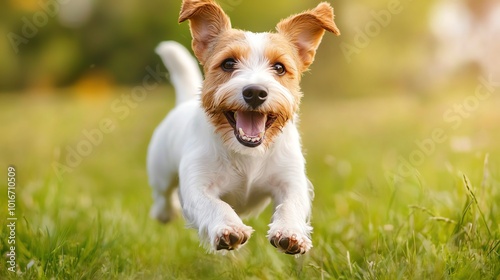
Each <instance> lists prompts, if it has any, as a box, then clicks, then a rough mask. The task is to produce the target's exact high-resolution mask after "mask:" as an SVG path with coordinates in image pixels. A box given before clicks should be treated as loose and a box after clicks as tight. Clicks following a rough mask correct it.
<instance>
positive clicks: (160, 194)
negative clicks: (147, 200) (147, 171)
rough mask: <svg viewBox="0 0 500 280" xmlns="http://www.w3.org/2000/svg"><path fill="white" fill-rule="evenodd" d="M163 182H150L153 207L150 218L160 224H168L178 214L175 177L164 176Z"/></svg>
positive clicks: (176, 180) (178, 206) (178, 204)
mask: <svg viewBox="0 0 500 280" xmlns="http://www.w3.org/2000/svg"><path fill="white" fill-rule="evenodd" d="M166 177H169V178H164V180H156V181H155V180H151V182H150V184H151V186H152V188H153V200H154V202H153V206H151V210H150V216H151V217H152V218H154V219H157V220H158V221H160V222H162V223H168V222H170V221H171V220H172V219H174V218H175V217H177V216H178V215H179V213H180V203H179V195H178V189H179V188H178V186H179V182H178V181H179V180H178V179H177V178H176V177H177V176H166Z"/></svg>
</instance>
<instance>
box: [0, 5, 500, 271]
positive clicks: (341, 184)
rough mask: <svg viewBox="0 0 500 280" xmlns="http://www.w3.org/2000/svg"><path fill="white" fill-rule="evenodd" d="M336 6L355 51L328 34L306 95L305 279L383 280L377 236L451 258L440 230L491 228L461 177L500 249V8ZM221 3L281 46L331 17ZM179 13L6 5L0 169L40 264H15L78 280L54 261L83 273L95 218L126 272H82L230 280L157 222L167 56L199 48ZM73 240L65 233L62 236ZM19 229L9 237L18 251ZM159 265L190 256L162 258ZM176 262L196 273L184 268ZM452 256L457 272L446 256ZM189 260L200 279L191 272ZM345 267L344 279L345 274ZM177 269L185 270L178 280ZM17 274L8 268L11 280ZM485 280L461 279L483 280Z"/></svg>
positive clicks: (259, 240)
mask: <svg viewBox="0 0 500 280" xmlns="http://www.w3.org/2000/svg"><path fill="white" fill-rule="evenodd" d="M327 1H328V2H330V3H331V4H332V6H333V7H334V8H335V14H336V18H335V21H336V24H337V26H338V27H339V29H340V31H341V33H342V34H341V36H339V37H336V36H333V35H331V34H325V36H324V38H323V42H322V44H321V45H320V47H319V50H318V52H317V56H316V60H315V62H314V64H313V65H312V66H311V70H310V71H309V72H307V73H305V74H304V77H303V79H302V90H303V92H304V98H303V102H302V106H301V123H300V126H301V127H300V131H301V132H302V135H303V144H304V150H305V156H306V160H307V162H308V163H307V169H308V176H309V178H310V179H311V181H312V183H313V184H314V185H315V192H316V198H315V201H314V206H313V207H314V208H313V217H314V219H313V225H314V227H315V235H314V236H315V237H314V238H315V248H317V251H316V252H317V253H315V254H316V255H315V257H313V258H315V263H316V265H315V266H312V265H311V266H307V265H306V266H305V267H306V268H305V269H309V270H311V269H312V268H314V267H318V268H319V267H321V268H322V269H323V268H324V269H326V270H327V271H328V272H329V273H331V275H334V276H336V277H334V278H356V277H352V276H351V277H341V276H339V274H338V273H341V272H342V271H347V272H348V271H349V270H351V273H352V266H351V259H349V256H350V257H352V260H353V261H354V262H356V263H357V264H360V265H361V266H362V267H367V266H368V268H366V269H368V270H369V269H371V268H373V267H375V268H377V267H380V268H381V269H382V270H384V266H383V265H381V266H377V265H375V266H373V267H372V262H371V261H370V262H369V261H368V260H370V259H371V257H370V258H367V259H366V260H365V255H366V254H370V250H367V249H366V248H368V247H369V246H371V245H370V244H373V246H376V247H377V248H372V249H373V252H375V253H374V254H375V255H376V254H377V253H376V252H379V248H378V244H379V243H385V240H384V241H383V242H379V241H380V240H378V239H377V238H379V237H380V233H382V236H384V234H388V236H390V237H388V238H387V240H396V239H397V240H403V241H404V240H414V239H415V235H414V233H415V232H420V233H423V234H424V236H425V238H428V240H432V242H433V243H434V245H435V247H434V248H442V247H443V246H442V244H444V243H440V242H441V241H443V240H444V241H443V242H448V241H447V240H449V239H448V237H450V236H453V235H455V234H456V233H457V231H454V230H453V227H450V226H442V224H437V223H436V222H432V221H431V222H429V221H430V220H429V219H428V216H427V215H428V214H429V213H431V212H434V213H437V214H438V215H440V216H443V217H446V218H447V219H448V218H449V219H456V220H457V221H461V222H464V223H465V222H467V223H468V222H469V220H470V221H471V222H472V223H474V224H475V225H476V224H477V221H478V218H477V217H478V216H477V214H475V216H474V217H473V218H471V219H464V218H463V217H464V216H465V214H464V213H462V211H461V209H465V210H464V211H465V212H467V209H469V206H470V204H466V205H467V206H466V207H464V208H462V205H464V203H465V202H466V201H470V200H469V199H468V194H469V192H470V190H469V192H468V191H467V190H466V188H465V187H464V182H463V181H464V179H463V176H464V174H467V176H468V177H469V178H470V182H471V185H472V186H473V188H476V189H477V190H478V192H477V193H476V196H477V198H478V200H479V201H480V204H481V203H482V204H483V205H481V207H483V211H484V212H485V213H486V216H487V217H486V219H487V220H488V221H489V222H488V223H490V224H491V228H492V231H496V232H498V219H495V217H498V213H499V208H498V201H499V200H498V198H499V196H500V192H499V190H500V188H498V186H499V185H500V180H499V179H498V178H500V168H499V166H500V161H499V159H500V146H499V145H498V143H499V141H500V126H499V125H498V123H499V121H500V110H498V108H500V97H499V94H498V93H499V92H500V51H499V50H500V0H427V1H425V0H424V1H414V0H358V1H352V0H327ZM217 2H218V3H219V4H220V5H221V6H222V7H223V8H224V10H225V11H226V13H227V14H228V15H229V16H230V17H231V20H232V23H233V26H234V27H236V28H240V29H246V30H251V31H255V32H262V31H272V30H274V28H275V25H276V23H277V22H278V21H279V20H280V19H282V18H285V17H288V16H289V15H290V14H294V13H298V12H301V11H303V10H306V9H310V8H313V7H315V6H316V5H317V4H318V2H320V0H300V1H299V0H275V1H269V0H251V1H250V0H218V1H217ZM180 6H181V0H149V1H140V0H120V1H119V0H99V1H98V0H22V1H20V0H2V1H1V2H0V36H1V39H0V124H1V125H2V133H1V134H2V137H0V165H1V166H3V167H6V166H8V165H10V164H13V165H15V166H16V168H17V172H18V173H17V174H18V176H19V178H18V182H19V185H18V186H19V187H18V189H17V191H18V198H17V206H16V207H17V208H16V211H19V212H16V213H18V216H19V217H24V218H25V219H24V220H25V221H26V224H29V225H30V227H26V226H23V227H19V228H18V240H20V241H23V244H24V246H25V247H26V248H27V249H26V250H24V251H21V249H19V252H18V253H19V260H20V262H19V263H20V264H21V265H22V269H21V270H23V269H24V267H26V266H27V265H28V264H31V263H32V260H35V261H38V260H42V262H41V263H42V264H43V263H49V262H50V261H52V262H53V264H52V265H49V266H47V265H45V267H49V268H50V269H54V270H55V272H54V273H51V272H48V271H47V270H46V271H45V273H46V275H49V276H47V277H48V278H50V277H52V276H50V275H53V276H55V275H57V276H55V277H56V278H57V277H63V278H64V276H61V275H65V274H59V272H58V269H61V270H64V269H67V267H69V266H64V265H61V263H60V262H61V260H62V258H59V255H58V254H64V253H66V254H67V251H68V250H69V251H71V250H73V249H74V250H73V251H71V252H76V253H74V255H75V256H80V255H81V254H80V252H81V251H80V249H79V248H80V247H78V246H79V245H78V244H79V242H84V241H82V240H85V238H86V237H87V236H90V237H92V236H93V235H92V234H93V233H94V231H95V227H94V226H93V225H95V219H96V217H101V218H102V219H101V220H100V222H99V221H97V223H98V224H102V228H103V229H104V232H105V234H103V236H102V237H99V238H100V239H99V238H98V239H97V240H98V241H99V242H101V241H102V240H104V241H102V243H103V244H107V243H106V242H107V241H106V240H108V239H109V240H112V241H113V242H114V243H113V244H116V245H111V247H112V252H113V253H111V254H110V255H111V256H113V257H114V256H116V257H117V258H120V260H121V261H120V262H115V261H114V260H115V259H114V258H109V260H110V261H109V262H108V261H107V260H103V259H106V258H107V257H106V256H107V255H106V252H108V251H109V250H108V247H106V246H104V245H103V246H102V247H103V249H102V250H101V251H96V252H97V253H96V254H95V256H93V257H92V258H93V259H96V260H97V261H96V262H95V263H94V264H95V265H87V263H88V260H86V259H85V260H83V261H81V262H80V266H81V267H80V268H79V269H81V270H82V271H86V270H87V269H90V270H92V271H94V270H98V271H101V270H103V269H104V267H114V268H116V267H118V268H116V271H128V270H137V271H139V272H140V273H142V272H141V271H143V270H144V269H152V270H149V271H150V272H151V274H152V275H154V272H155V269H159V270H167V271H169V270H170V269H171V268H172V271H177V270H178V269H177V268H176V265H177V264H179V263H182V262H183V261H185V263H183V264H182V265H181V266H180V267H183V266H184V267H185V268H186V269H185V270H186V271H188V272H189V271H192V270H193V268H196V267H204V268H206V271H212V270H214V267H218V268H215V270H218V269H219V270H220V269H221V267H222V268H223V267H224V266H217V265H212V264H213V263H212V262H211V261H210V258H208V257H207V256H204V255H203V254H204V252H203V250H200V249H199V248H198V247H197V246H198V241H197V237H196V233H195V231H186V230H185V229H184V224H183V222H182V221H179V222H176V223H175V224H174V229H176V230H171V229H172V227H160V226H159V225H158V224H157V223H156V222H155V221H153V220H151V219H146V218H145V217H147V216H148V211H149V207H150V205H151V192H150V189H149V188H148V183H147V175H146V167H145V165H146V164H145V161H146V151H147V146H148V143H149V140H150V137H151V134H152V132H153V131H154V129H155V127H156V126H157V124H158V123H159V122H160V121H161V120H162V118H163V117H164V116H165V114H166V113H167V112H168V110H169V109H170V108H172V107H173V106H174V93H173V89H172V86H171V85H170V83H169V81H168V78H167V76H168V75H167V73H166V70H165V67H164V66H163V64H162V63H161V60H160V58H159V57H158V56H157V55H156V54H155V53H154V49H155V47H156V46H157V45H158V43H159V42H161V41H164V40H175V41H179V42H180V43H182V44H183V45H185V46H186V47H189V46H190V42H191V36H190V33H189V28H188V24H187V23H183V24H178V23H177V19H178V14H179V10H180ZM4 174H5V173H4ZM2 197H6V196H2ZM2 199H3V198H2ZM474 200H475V201H476V203H478V202H477V200H476V197H474ZM2 205H4V204H2ZM415 205H417V206H415ZM2 209H3V210H0V217H4V216H5V217H6V216H7V212H6V210H7V209H5V208H2ZM416 209H417V210H416ZM418 209H424V210H425V209H431V211H429V210H426V211H420V212H419V211H418ZM485 209H486V210H485ZM481 214H482V213H481ZM262 216H264V217H262ZM262 216H261V218H259V219H254V220H251V221H250V223H251V224H250V225H252V226H253V227H254V228H255V229H256V233H259V234H256V235H255V237H252V242H253V243H252V242H249V243H252V244H254V245H251V244H249V245H247V246H253V247H250V248H253V249H249V251H250V252H256V253H257V254H259V253H262V255H261V256H262V258H260V257H257V258H254V260H262V263H263V264H265V265H268V264H271V263H272V264H273V265H275V264H276V260H275V259H273V261H269V260H268V258H275V256H276V254H274V253H271V252H274V251H273V250H274V248H272V246H269V244H268V241H267V240H266V239H265V236H264V235H265V234H264V232H265V231H266V230H267V223H268V220H269V219H270V217H271V212H270V209H268V210H267V212H266V213H264V214H263V215H262ZM266 216H267V218H266ZM435 218H436V219H437V218H439V217H435ZM484 219H485V218H484V217H483V220H484ZM19 220H21V218H20V219H19ZM98 220H99V219H98ZM442 220H443V219H442ZM444 220H446V219H444ZM450 224H451V223H450ZM65 227H68V228H70V230H69V231H68V232H69V233H68V232H65V231H64V230H61V229H64V228H65ZM475 228H479V229H480V227H476V226H474V229H475ZM6 229H7V228H6V227H3V230H0V235H2V234H3V235H2V236H7V235H5V234H7V233H6V231H5V230H6ZM31 229H33V230H31ZM39 229H40V230H39ZM41 229H43V230H41ZM392 229H394V231H392ZM400 229H408V231H407V232H408V233H409V235H408V236H403V237H401V235H397V234H400V233H401V232H405V230H400ZM456 229H459V226H457V227H456ZM58 230H61V232H62V233H63V235H64V236H63V238H62V239H61V240H62V241H61V242H62V243H64V244H67V245H66V247H63V246H61V247H59V245H57V242H55V241H54V242H52V241H50V240H51V238H53V237H54V236H55V238H56V239H57V238H58V235H57V234H54V232H56V233H57V231H58ZM41 232H46V234H42V233H41ZM396 232H397V234H396V235H391V234H392V233H396ZM483 233H484V231H483ZM165 235H168V238H165ZM479 235H480V234H478V236H479ZM463 236H473V234H469V233H467V234H464V235H463ZM484 236H487V238H478V239H480V240H486V241H484V242H486V243H487V242H488V240H490V239H492V237H491V234H489V230H488V233H485V234H483V237H484ZM419 238H422V237H421V236H420V237H419ZM101 239H102V240H101ZM186 239H189V240H187V241H186ZM417 239H418V238H417ZM0 240H1V241H0V242H3V241H4V240H7V237H5V238H3V237H2V238H0ZM58 240H59V239H58ZM65 240H69V242H66V241H65ZM377 240H378V241H377ZM422 240H423V239H422ZM426 240H427V239H426ZM49 241H50V242H49ZM398 242H399V241H398ZM418 242H420V241H418ZM418 242H417V243H418ZM421 242H422V243H424V241H421ZM425 242H427V241H425ZM84 243H85V242H84ZM448 243H451V242H448ZM40 244H48V245H47V246H46V247H41V246H40ZM51 244H56V245H54V246H55V247H54V248H55V249H54V248H52V247H50V246H53V245H51ZM159 244H160V245H159ZM188 244H189V245H188ZM316 244H318V245H316ZM395 244H396V245H394V248H391V247H388V250H387V255H388V259H390V260H393V259H397V258H394V257H393V252H396V251H397V250H399V249H401V248H408V244H403V243H395ZM425 244H427V243H425ZM491 244H493V243H491ZM495 244H498V243H495ZM0 245H1V246H0V251H2V250H3V249H4V248H7V247H2V246H6V243H5V242H4V243H2V244H0ZM327 245H329V246H330V247H329V246H327ZM189 246H191V249H192V250H191V249H189ZM474 246H475V247H474ZM474 246H472V247H471V248H481V250H485V251H487V252H486V253H484V254H483V255H485V256H487V257H488V258H492V259H493V258H496V259H495V260H493V261H492V262H491V263H492V264H498V254H497V255H495V254H491V252H492V251H493V249H491V250H490V249H488V248H490V247H489V245H484V244H480V245H477V246H476V245H474ZM424 247H425V248H428V246H427V245H425V246H424ZM57 248H62V249H60V250H61V252H59V251H58V250H59V249H57ZM158 248H167V249H168V250H172V251H177V252H178V254H163V253H162V252H163V250H157V249H158ZM186 248H188V249H186ZM329 248H333V249H331V250H330V249H329ZM497 248H498V247H497ZM261 249H264V250H267V251H261ZM426 250H427V249H426ZM346 251H347V258H348V259H347V260H345V256H346ZM488 251H489V252H488ZM2 252H5V250H3V251H2ZM138 252H139V253H138ZM349 252H351V255H349ZM367 252H368V253H367ZM419 252H420V251H419ZM70 254H71V253H70ZM190 254H191V255H193V256H194V257H192V256H191V255H190ZM178 255H182V256H185V257H186V256H187V257H186V258H184V259H183V258H180V259H179V260H177V256H178ZM46 256H53V259H52V260H47V257H46ZM137 256H139V257H137ZM200 256H204V257H200ZM313 256H314V255H313ZM324 256H327V257H324ZM443 256H445V257H444V259H447V260H448V259H450V260H451V259H454V258H453V257H448V253H446V252H445V253H443ZM477 256H478V255H477V254H476V251H474V253H473V254H471V255H470V256H469V255H467V256H465V257H464V258H463V260H460V259H457V263H460V264H462V263H463V264H469V263H471V260H475V261H476V262H477V263H479V265H478V267H484V262H482V261H481V259H478V258H477ZM324 258H326V259H324ZM138 259H139V260H138ZM207 259H208V260H207ZM400 259H401V262H400V263H398V264H397V265H394V266H393V267H394V268H400V267H410V271H412V270H413V269H414V267H416V266H418V265H420V264H421V263H422V262H419V261H418V260H419V259H417V261H415V263H411V262H410V263H409V262H408V261H407V255H406V253H403V256H401V258H400ZM192 260H198V262H195V263H194V265H193V263H192ZM290 260H291V259H290ZM339 260H340V265H341V266H340V268H338V267H339ZM342 260H344V263H345V264H348V266H347V265H345V266H342V263H343V262H342ZM422 260H425V262H427V263H428V267H423V268H421V271H424V272H425V271H430V270H433V269H434V268H436V267H437V268H439V267H441V268H443V267H444V266H439V265H438V264H436V263H435V260H436V258H429V257H423V258H422ZM169 262H170V263H171V266H170V267H169V266H165V264H167V263H169ZM425 262H424V263H425ZM3 263H5V262H3ZM75 263H78V262H75ZM102 263H105V264H107V265H102ZM38 264H39V262H37V265H35V266H38V267H42V266H43V265H41V266H39V265H38ZM172 264H173V266H172ZM282 267H285V268H287V267H288V266H282ZM101 268H103V269H101ZM427 268H429V269H427ZM50 269H49V270H50ZM27 270H29V268H27ZM181 270H182V269H181ZM255 270H256V271H261V270H262V267H261V266H256V268H255ZM285 270H286V269H285ZM463 270H464V271H465V272H474V271H476V270H479V269H475V267H473V268H471V267H469V266H463ZM4 271H6V270H5V269H0V278H2V274H1V273H3V272H4ZM31 271H32V272H31V273H33V275H38V276H39V277H40V275H42V274H40V273H38V272H37V271H38V270H33V269H32V270H31ZM436 271H437V272H436V274H435V276H434V275H433V276H429V275H426V274H422V275H423V276H422V277H418V276H417V277H415V278H417V279H418V278H422V279H432V278H440V277H442V276H443V275H448V273H450V271H455V269H454V268H450V267H446V269H445V270H443V271H444V272H442V273H441V272H440V271H439V269H438V270H436ZM497 271H498V270H497ZM139 272H138V273H139ZM236 272H237V273H239V270H237V271H236ZM37 273H38V274H37ZM72 273H73V271H71V270H70V271H69V272H68V274H67V275H73V274H72ZM410 273H411V272H410ZM81 275H85V274H81ZM130 275H134V273H131V274H130ZM137 275H142V274H137ZM145 275H148V274H145ZM200 275H206V274H200ZM214 275H217V276H214V277H213V278H215V277H220V275H224V274H223V273H220V274H214ZM235 275H236V274H235ZM237 275H239V274H237ZM276 275H278V276H279V277H278V278H277V279H280V277H287V275H288V274H286V273H280V271H279V270H278V271H277V274H276ZM283 275H285V276H283ZM380 275H386V274H385V271H384V272H383V274H380ZM389 275H390V274H389ZM396 275H397V276H396ZM401 275H404V274H394V277H392V278H396V277H399V278H401ZM438 275H439V276H438ZM496 275H497V274H496ZM321 276H323V274H321ZM475 276H476V277H462V278H474V279H476V278H485V277H484V276H478V275H475ZM497 276H498V275H497ZM68 277H69V278H71V277H74V276H68ZM68 277H66V278H68ZM82 277H83V278H94V277H85V276H82ZM403 277H404V276H403ZM451 277H453V276H451ZM495 277H496V276H492V277H486V278H491V279H493V278H495ZM35 278H36V277H35ZM103 278H104V279H109V278H110V277H103ZM111 278H113V277H111ZM116 278H120V279H123V277H116ZM125 278H126V277H125ZM136 278H137V277H136ZM138 278H148V277H144V275H143V276H142V277H141V276H139V277H138ZM149 278H151V279H153V278H154V277H149ZM179 278H186V279H196V278H199V277H197V276H193V275H191V277H179ZM256 278H259V279H265V277H256ZM305 278H308V277H307V276H306V277H305ZM309 278H312V279H313V278H319V276H317V277H309ZM358 278H373V275H372V274H370V275H369V276H366V275H365V277H358ZM388 278H391V276H388ZM409 278H413V277H409ZM458 278H460V277H458ZM95 279H98V278H95ZM268 279H274V278H273V277H268Z"/></svg>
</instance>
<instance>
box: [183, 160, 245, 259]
mask: <svg viewBox="0 0 500 280" xmlns="http://www.w3.org/2000/svg"><path fill="white" fill-rule="evenodd" d="M195 169H196V170H194V169H193V166H190V167H189V168H186V170H185V172H183V173H182V174H181V182H180V184H181V185H180V194H181V205H182V211H183V214H184V217H185V219H186V221H187V223H188V225H189V226H190V227H193V228H196V229H198V233H199V236H200V239H201V240H202V241H205V242H206V243H209V244H210V248H211V250H234V249H238V248H239V247H240V246H242V245H243V244H245V243H246V242H247V240H248V239H249V238H250V235H251V234H252V231H253V229H252V228H251V227H249V226H246V225H245V224H243V222H242V220H241V219H240V217H239V216H238V215H237V214H236V212H235V211H234V210H233V208H231V206H230V205H229V204H227V203H226V202H224V201H222V200H221V199H220V197H219V196H220V185H218V184H221V182H222V181H224V179H223V178H222V179H221V177H222V176H223V174H216V173H214V172H205V171H206V170H205V171H201V172H200V169H197V168H195ZM202 174H203V175H202ZM182 175H186V176H182Z"/></svg>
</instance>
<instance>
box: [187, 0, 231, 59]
mask: <svg viewBox="0 0 500 280" xmlns="http://www.w3.org/2000/svg"><path fill="white" fill-rule="evenodd" d="M186 20H189V26H190V29H191V35H192V37H193V43H192V45H193V51H194V53H195V55H196V57H198V60H199V61H200V63H201V64H204V62H205V61H206V55H207V52H206V51H207V49H208V48H209V46H210V44H211V43H213V42H214V40H215V39H216V38H217V36H218V35H219V34H221V33H222V32H223V31H225V30H228V29H230V28H231V22H230V20H229V17H228V16H227V15H226V14H225V13H224V11H223V10H222V8H221V7H220V6H219V5H217V3H215V2H214V1H212V0H184V1H183V2H182V8H181V13H180V16H179V23H181V22H184V21H186Z"/></svg>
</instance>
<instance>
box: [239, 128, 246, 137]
mask: <svg viewBox="0 0 500 280" xmlns="http://www.w3.org/2000/svg"><path fill="white" fill-rule="evenodd" d="M238 131H239V132H240V135H241V136H245V135H246V134H245V132H244V131H243V128H241V127H240V128H238Z"/></svg>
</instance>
